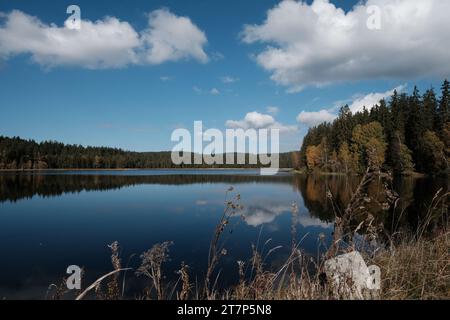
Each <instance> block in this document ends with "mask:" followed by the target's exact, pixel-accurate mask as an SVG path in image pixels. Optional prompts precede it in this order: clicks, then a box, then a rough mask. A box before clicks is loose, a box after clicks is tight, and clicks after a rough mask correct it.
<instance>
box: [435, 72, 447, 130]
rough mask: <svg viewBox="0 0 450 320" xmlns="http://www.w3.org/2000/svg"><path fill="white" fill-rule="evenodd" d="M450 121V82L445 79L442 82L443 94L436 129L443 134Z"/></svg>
mask: <svg viewBox="0 0 450 320" xmlns="http://www.w3.org/2000/svg"><path fill="white" fill-rule="evenodd" d="M448 121H450V82H449V81H448V80H445V81H444V83H443V84H442V95H441V99H440V101H439V109H438V113H437V120H436V122H437V124H436V129H437V130H436V131H437V132H438V133H439V134H440V135H441V136H442V133H443V130H444V126H445V124H446V123H447V122H448Z"/></svg>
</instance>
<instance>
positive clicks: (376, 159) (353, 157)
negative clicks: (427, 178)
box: [296, 80, 450, 175]
mask: <svg viewBox="0 0 450 320" xmlns="http://www.w3.org/2000/svg"><path fill="white" fill-rule="evenodd" d="M449 99H450V83H449V81H448V80H445V81H444V82H443V84H442V88H441V93H440V97H437V95H436V92H435V90H434V89H433V88H429V89H427V90H426V91H425V93H424V94H421V93H420V91H419V89H418V88H417V87H414V90H413V92H412V94H410V95H408V94H406V93H398V92H397V91H394V93H393V95H392V96H391V97H390V98H389V99H387V101H386V100H384V99H383V100H381V101H380V102H379V103H378V104H377V105H376V106H374V107H373V108H372V109H370V110H368V109H367V108H364V109H363V110H362V111H361V112H357V113H354V114H353V113H352V112H351V111H350V108H349V106H348V105H346V106H343V107H342V108H341V109H340V112H339V116H338V117H337V118H336V119H335V120H334V121H333V122H331V123H322V124H320V125H318V126H316V127H313V128H310V129H309V131H308V133H307V135H306V136H305V138H304V141H303V144H302V147H301V152H300V159H299V163H297V164H296V166H298V167H299V168H302V169H306V170H308V171H318V172H343V173H361V172H362V171H364V170H365V168H366V167H368V166H375V167H377V168H380V169H384V170H388V171H390V172H393V173H395V174H402V175H409V174H412V173H417V172H418V173H425V174H431V175H440V174H446V175H448V173H449V163H448V159H449V154H450V119H449V114H450V111H449V103H450V102H449Z"/></svg>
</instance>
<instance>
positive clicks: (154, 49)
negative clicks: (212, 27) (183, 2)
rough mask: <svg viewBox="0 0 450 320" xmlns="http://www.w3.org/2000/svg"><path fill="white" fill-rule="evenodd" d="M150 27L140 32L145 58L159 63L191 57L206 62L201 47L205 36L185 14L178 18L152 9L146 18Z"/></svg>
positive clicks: (204, 42)
mask: <svg viewBox="0 0 450 320" xmlns="http://www.w3.org/2000/svg"><path fill="white" fill-rule="evenodd" d="M148 24H149V28H148V29H146V30H144V31H143V33H142V37H141V38H142V43H143V46H144V61H147V62H148V63H150V64H160V63H163V62H166V61H177V60H180V59H185V58H194V59H196V60H198V61H200V62H203V63H205V62H208V56H207V55H206V53H205V51H204V50H203V46H204V45H205V44H206V43H207V39H206V36H205V34H204V33H203V31H201V30H200V29H198V27H197V26H195V25H194V24H193V23H192V21H191V20H190V19H189V18H188V17H178V16H176V15H174V14H173V13H171V12H170V11H168V10H165V9H161V10H155V11H153V12H152V13H150V15H149V17H148Z"/></svg>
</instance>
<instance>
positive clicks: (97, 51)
mask: <svg viewBox="0 0 450 320" xmlns="http://www.w3.org/2000/svg"><path fill="white" fill-rule="evenodd" d="M206 43H207V39H206V36H205V34H204V33H203V32H202V31H201V30H199V29H198V28H197V27H196V26H195V25H194V24H193V23H192V22H191V20H190V19H189V18H187V17H178V16H176V15H174V14H172V13H171V12H169V11H168V10H156V11H153V12H152V13H150V14H149V22H148V28H146V29H144V30H142V31H141V32H137V31H136V30H135V29H134V28H133V27H132V26H131V25H130V24H129V23H128V22H124V21H120V20H119V19H117V18H115V17H105V18H103V19H101V20H97V21H95V22H92V21H87V20H83V21H82V22H81V29H80V30H70V29H69V28H66V27H65V26H62V27H58V26H57V25H55V24H45V23H44V22H42V21H40V20H39V19H38V18H37V17H33V16H30V15H27V14H25V13H23V12H21V11H18V10H14V11H11V12H10V13H1V12H0V59H8V58H11V57H13V56H16V55H20V54H29V55H31V58H32V60H33V61H34V62H36V63H38V64H40V65H42V66H44V67H55V66H60V65H69V66H81V67H84V68H88V69H102V68H120V67H124V66H127V65H130V64H160V63H163V62H166V61H177V60H180V59H188V58H193V59H196V60H198V61H200V62H207V61H208V57H207V55H206V53H205V52H204V50H203V46H204V45H205V44H206Z"/></svg>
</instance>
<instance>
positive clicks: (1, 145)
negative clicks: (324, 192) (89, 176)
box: [0, 136, 298, 170]
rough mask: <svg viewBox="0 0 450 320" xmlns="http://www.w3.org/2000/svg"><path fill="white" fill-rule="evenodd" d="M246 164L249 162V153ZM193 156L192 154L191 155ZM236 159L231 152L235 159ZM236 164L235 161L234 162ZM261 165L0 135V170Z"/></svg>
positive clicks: (287, 156)
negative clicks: (177, 159)
mask: <svg viewBox="0 0 450 320" xmlns="http://www.w3.org/2000/svg"><path fill="white" fill-rule="evenodd" d="M245 156H246V163H249V161H248V158H249V155H248V154H247V155H245ZM191 157H192V158H193V154H191ZM295 157H297V158H298V152H291V153H281V154H280V167H281V168H292V167H293V163H294V162H295V161H296V160H295ZM236 159H237V157H236V154H235V160H236ZM235 163H237V161H235ZM259 167H261V165H260V164H259V163H258V164H256V165H243V164H234V165H207V164H203V165H179V166H177V165H174V164H173V163H172V159H171V152H130V151H125V150H122V149H116V148H107V147H83V146H80V145H67V144H63V143H59V142H55V141H44V142H41V143H38V142H36V141H34V140H24V139H21V138H19V137H13V138H8V137H3V136H0V170H2V169H3V170H4V169H12V170H30V169H125V168H155V169H156V168H259Z"/></svg>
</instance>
